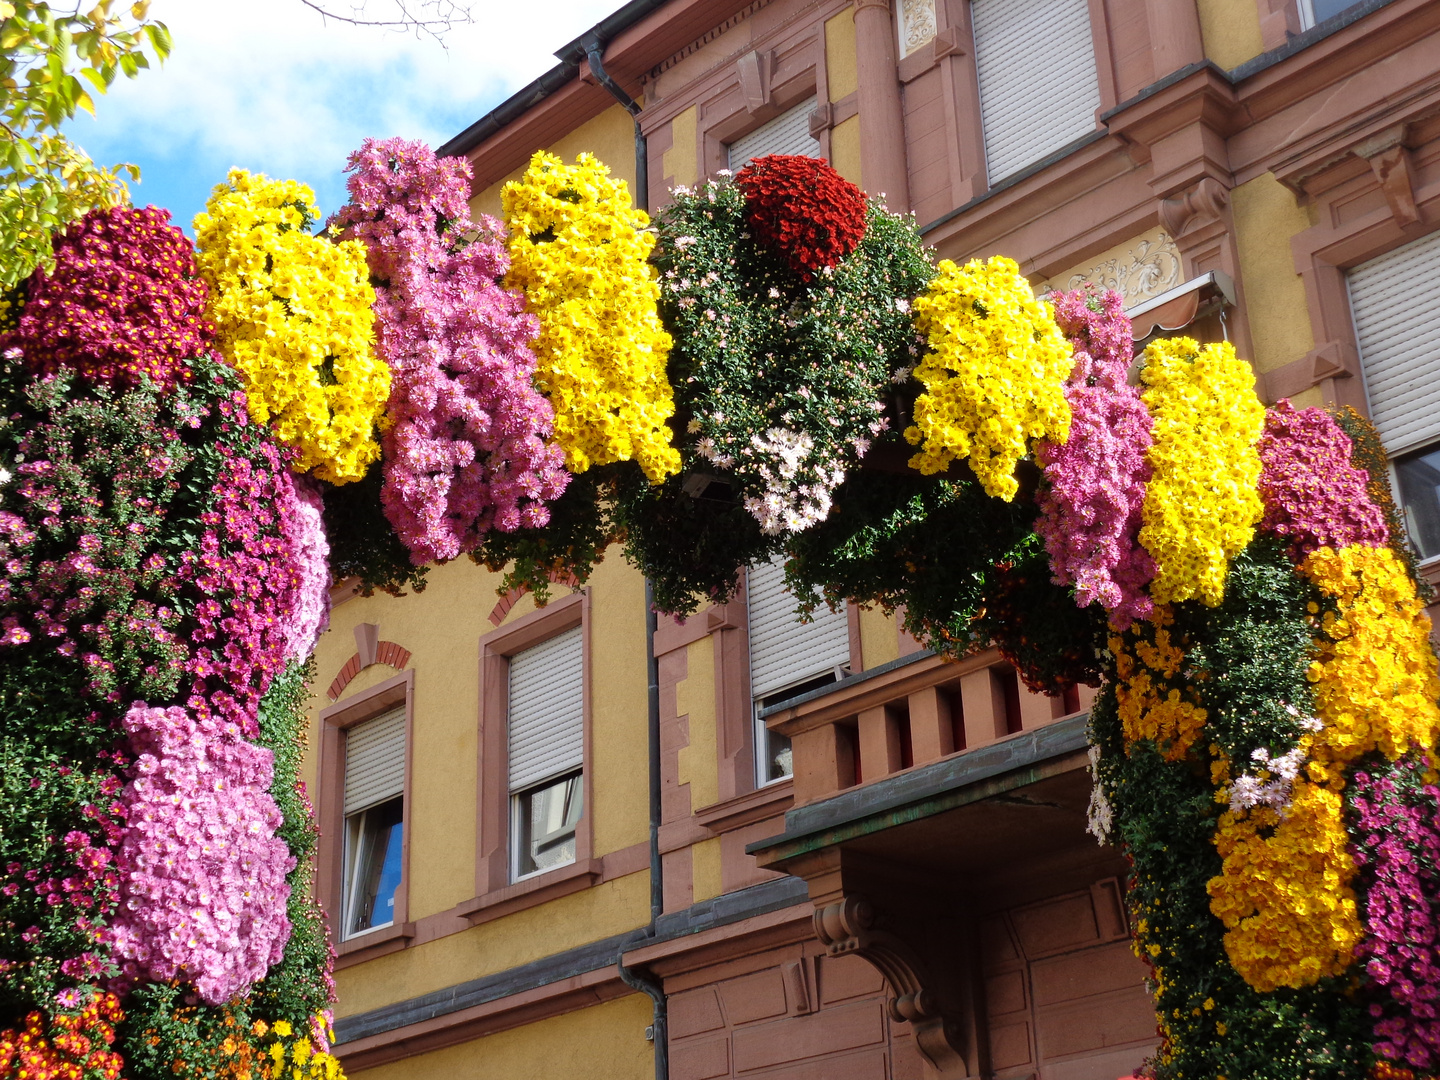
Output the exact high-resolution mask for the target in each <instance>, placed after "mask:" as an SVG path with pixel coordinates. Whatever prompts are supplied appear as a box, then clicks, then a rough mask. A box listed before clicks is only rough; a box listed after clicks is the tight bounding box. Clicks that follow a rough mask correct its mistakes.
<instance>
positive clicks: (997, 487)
mask: <svg viewBox="0 0 1440 1080" xmlns="http://www.w3.org/2000/svg"><path fill="white" fill-rule="evenodd" d="M914 312H915V328H916V329H917V330H918V331H919V332H920V333H921V334H922V335H924V337H925V338H926V339H927V340H928V341H929V344H930V352H929V353H928V354H927V355H926V356H925V358H924V359H923V360H921V362H920V363H919V365H918V366H917V367H916V368H915V377H916V378H917V379H919V380H920V382H921V383H923V384H924V386H925V391H924V393H922V394H921V395H920V397H919V398H918V399H917V400H916V402H915V422H914V424H913V425H911V426H910V427H909V428H908V429H907V430H906V432H905V438H906V439H908V440H909V442H910V443H911V445H913V446H918V447H919V448H920V450H919V453H917V454H915V456H914V457H912V458H911V459H910V465H911V467H912V468H915V469H919V470H920V471H921V472H922V473H925V474H926V475H927V476H928V475H931V474H933V473H938V472H944V471H945V469H946V468H948V467H949V465H950V462H951V461H953V460H955V459H956V458H965V457H968V458H969V459H970V466H971V468H973V469H974V470H975V475H976V476H977V477H979V479H980V483H981V485H982V486H983V487H984V488H985V490H986V491H987V492H988V493H989V494H991V495H994V496H996V497H997V498H1001V499H1005V500H1007V501H1008V500H1010V499H1013V498H1014V497H1015V493H1016V491H1018V490H1019V484H1017V483H1016V481H1015V465H1016V463H1017V462H1018V461H1019V460H1020V459H1021V458H1022V457H1024V456H1025V455H1026V453H1028V452H1029V445H1030V442H1031V440H1034V439H1049V440H1051V441H1053V442H1064V441H1065V440H1066V439H1067V438H1069V437H1070V406H1069V404H1068V403H1067V402H1066V400H1065V380H1066V378H1067V377H1068V376H1069V374H1070V369H1071V367H1072V366H1073V365H1074V361H1073V360H1071V358H1070V343H1069V342H1068V341H1066V339H1065V336H1064V335H1063V334H1062V333H1061V332H1060V328H1059V327H1058V326H1056V325H1055V316H1054V313H1053V312H1052V311H1051V309H1050V305H1049V304H1047V303H1046V302H1045V301H1043V300H1037V299H1035V294H1034V293H1033V292H1032V291H1031V289H1030V283H1029V282H1028V281H1026V280H1025V278H1024V276H1023V275H1022V274H1021V273H1020V267H1019V266H1018V265H1016V263H1015V261H1014V260H1013V259H1007V258H1004V257H996V258H993V259H989V260H987V261H986V262H981V261H979V260H978V259H975V260H972V261H971V262H969V263H967V264H966V265H965V266H964V267H959V266H956V265H955V264H954V263H953V262H951V261H950V260H949V259H946V260H944V261H943V262H941V263H940V266H939V269H938V272H937V273H936V275H935V279H934V281H932V282H931V283H930V287H929V289H927V290H926V291H925V293H924V295H922V296H920V297H919V298H917V299H916V301H915V307H914Z"/></svg>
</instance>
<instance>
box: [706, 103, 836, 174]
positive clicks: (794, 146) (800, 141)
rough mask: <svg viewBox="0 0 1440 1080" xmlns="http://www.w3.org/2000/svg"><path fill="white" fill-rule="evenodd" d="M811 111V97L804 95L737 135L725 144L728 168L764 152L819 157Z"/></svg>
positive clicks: (818, 145)
mask: <svg viewBox="0 0 1440 1080" xmlns="http://www.w3.org/2000/svg"><path fill="white" fill-rule="evenodd" d="M814 111H815V98H813V97H812V98H808V99H807V100H805V101H802V102H801V103H800V104H799V105H796V106H795V107H794V108H793V109H787V110H786V111H785V112H783V113H781V114H780V115H779V116H777V117H775V119H774V120H771V121H770V122H769V123H766V124H761V125H760V126H759V127H758V128H756V129H755V130H754V131H752V132H750V134H748V135H742V136H740V138H738V139H736V140H735V141H734V142H732V143H731V144H730V146H729V147H728V151H729V157H730V168H732V169H735V170H739V169H741V168H743V167H744V165H745V163H746V162H747V161H749V160H750V159H751V158H757V157H764V156H765V155H766V154H804V155H805V156H806V157H819V156H820V142H819V140H817V139H816V138H815V137H814V136H813V135H811V134H810V114H811V113H812V112H814Z"/></svg>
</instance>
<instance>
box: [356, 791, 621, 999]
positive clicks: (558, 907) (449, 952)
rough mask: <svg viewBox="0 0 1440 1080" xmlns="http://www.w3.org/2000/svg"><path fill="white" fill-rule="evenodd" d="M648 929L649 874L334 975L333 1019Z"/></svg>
mask: <svg viewBox="0 0 1440 1080" xmlns="http://www.w3.org/2000/svg"><path fill="white" fill-rule="evenodd" d="M636 771H637V772H641V773H644V771H645V770H644V769H637V770H636ZM411 865H412V866H413V865H414V863H413V862H412V863H411ZM649 921H650V875H649V873H648V872H647V871H641V872H640V873H638V874H629V875H627V876H625V877H622V878H615V879H614V880H613V881H606V882H602V883H601V884H599V885H596V886H594V887H593V888H589V889H586V890H584V891H583V892H576V893H571V894H570V895H568V896H562V897H560V898H559V899H558V900H551V901H549V902H548V903H545V904H540V905H537V906H536V907H532V908H526V909H525V910H523V911H517V912H516V913H515V914H513V915H507V916H505V918H503V919H495V920H493V921H492V922H488V923H481V924H480V925H479V926H476V927H473V928H471V929H469V930H465V931H462V932H461V933H458V934H450V935H449V936H448V937H442V938H437V939H435V940H434V941H427V942H426V943H425V944H423V945H416V946H413V947H412V948H409V949H403V950H401V951H400V952H394V953H390V954H388V955H386V956H381V957H379V958H377V959H375V960H368V961H366V962H365V963H363V964H357V965H355V966H354V967H348V968H343V969H342V970H340V971H337V972H336V973H335V985H336V989H337V991H338V995H339V1003H338V1005H337V1007H336V1010H335V1012H336V1015H337V1016H353V1015H354V1014H356V1013H362V1012H368V1011H369V1010H371V1009H378V1008H380V1007H381V1006H382V1005H393V1004H394V1003H395V1002H397V1001H404V1000H405V999H407V998H412V997H416V996H418V995H420V994H428V993H430V992H431V991H432V990H443V989H444V988H445V987H447V986H454V985H456V984H457V983H462V982H465V981H466V980H468V979H478V978H481V977H483V976H485V975H494V974H495V973H496V972H499V971H505V970H507V969H509V968H512V967H518V966H519V965H521V964H528V963H530V962H531V961H532V960H540V959H542V958H544V957H546V956H553V955H554V954H556V953H561V952H564V951H565V950H566V949H573V948H576V947H577V946H580V945H586V944H589V943H590V942H592V941H598V940H600V939H601V938H606V937H610V936H612V935H614V934H623V933H625V932H626V931H628V930H635V929H637V928H638V927H641V926H644V925H645V924H646V923H648V922H649Z"/></svg>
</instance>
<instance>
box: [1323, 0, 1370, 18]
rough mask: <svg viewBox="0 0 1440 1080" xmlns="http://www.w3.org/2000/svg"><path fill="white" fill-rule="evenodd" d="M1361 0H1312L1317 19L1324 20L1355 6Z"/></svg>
mask: <svg viewBox="0 0 1440 1080" xmlns="http://www.w3.org/2000/svg"><path fill="white" fill-rule="evenodd" d="M1359 2H1360V0H1311V4H1312V10H1313V11H1314V12H1315V21H1316V22H1317V23H1321V22H1324V21H1325V20H1326V19H1328V18H1331V17H1332V16H1335V15H1339V14H1340V13H1341V12H1342V11H1345V10H1347V9H1348V8H1352V7H1354V6H1355V5H1356V4H1358V3H1359Z"/></svg>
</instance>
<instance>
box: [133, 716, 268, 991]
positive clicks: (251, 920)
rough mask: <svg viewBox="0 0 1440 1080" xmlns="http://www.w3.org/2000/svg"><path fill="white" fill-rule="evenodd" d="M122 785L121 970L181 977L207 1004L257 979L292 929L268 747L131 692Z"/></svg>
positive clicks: (141, 976)
mask: <svg viewBox="0 0 1440 1080" xmlns="http://www.w3.org/2000/svg"><path fill="white" fill-rule="evenodd" d="M123 723H124V727H125V730H126V732H127V733H128V734H129V735H130V738H131V744H132V747H133V750H134V753H135V763H134V766H133V769H132V772H133V778H132V779H131V780H130V782H129V783H128V784H126V786H125V788H124V790H123V791H122V792H121V793H120V799H119V801H120V803H121V805H122V806H123V807H124V808H125V817H126V825H125V829H124V832H123V833H122V835H121V837H120V843H119V846H118V850H117V852H116V866H117V869H118V871H119V874H120V904H119V909H118V911H117V912H116V915H115V917H114V919H113V921H112V922H111V925H110V926H109V928H108V929H107V931H106V936H107V938H108V939H109V942H110V944H111V946H112V948H113V949H114V952H115V955H116V957H117V958H118V959H119V960H120V961H121V970H122V972H123V978H124V979H125V980H126V981H134V980H153V981H160V982H163V981H167V980H170V979H184V980H186V981H189V982H193V983H194V984H195V989H196V992H197V993H198V994H199V995H200V997H201V998H202V999H204V1000H205V1001H207V1002H209V1003H210V1004H212V1005H219V1004H223V1003H224V1002H226V1001H229V1000H230V999H231V998H233V997H235V996H236V995H237V994H240V993H243V992H244V991H245V990H246V989H248V988H249V987H250V986H252V985H254V984H255V983H256V982H258V981H259V980H260V979H262V978H264V976H265V971H266V969H267V968H269V966H270V965H271V964H274V963H276V962H278V961H279V959H280V957H281V955H282V954H283V953H284V950H285V942H286V939H287V938H288V937H289V936H290V920H289V918H287V916H286V900H287V899H288V898H289V895H290V887H289V886H288V885H287V884H286V883H285V875H286V874H288V873H289V872H290V871H291V870H292V869H293V868H294V866H295V860H294V859H293V858H291V856H290V850H289V848H287V847H286V846H285V842H284V841H283V840H281V839H278V838H277V837H276V836H275V830H276V829H277V828H278V827H279V825H280V821H281V818H280V811H279V810H277V809H276V807H275V801H274V800H273V799H272V798H271V797H270V795H269V793H268V791H267V790H266V789H267V788H268V787H269V786H270V778H271V761H272V756H271V753H270V751H269V750H265V749H263V748H261V747H258V746H253V745H251V744H250V743H248V742H246V741H245V740H244V739H243V738H241V736H240V731H239V729H238V727H236V726H235V725H234V724H228V723H223V722H220V721H218V720H215V719H213V718H206V717H193V716H191V714H190V713H188V712H187V711H186V710H184V709H182V708H179V707H171V708H168V709H159V708H152V707H150V706H148V705H146V704H145V703H144V702H136V703H135V704H134V705H132V706H131V707H130V711H129V712H127V713H126V714H125V717H124V721H123Z"/></svg>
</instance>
